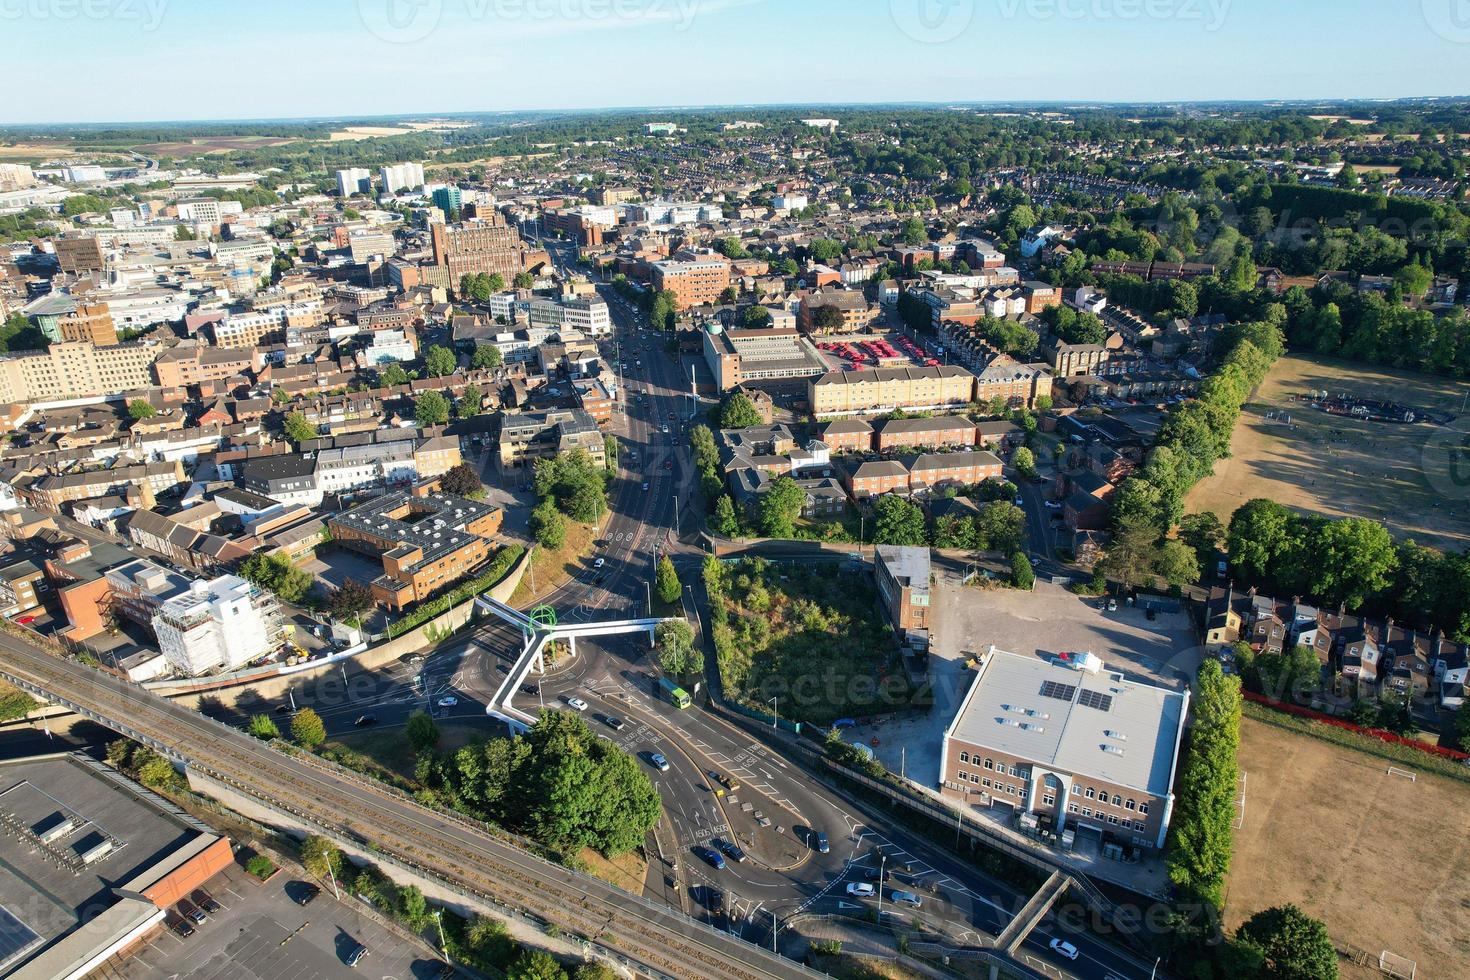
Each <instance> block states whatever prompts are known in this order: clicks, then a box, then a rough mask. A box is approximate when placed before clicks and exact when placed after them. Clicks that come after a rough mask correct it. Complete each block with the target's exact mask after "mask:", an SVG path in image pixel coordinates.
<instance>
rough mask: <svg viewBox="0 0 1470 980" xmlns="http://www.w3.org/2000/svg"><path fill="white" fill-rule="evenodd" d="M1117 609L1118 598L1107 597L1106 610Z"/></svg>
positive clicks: (1115, 610) (1112, 610)
mask: <svg viewBox="0 0 1470 980" xmlns="http://www.w3.org/2000/svg"><path fill="white" fill-rule="evenodd" d="M1117 611H1118V600H1117V599H1109V600H1108V612H1117Z"/></svg>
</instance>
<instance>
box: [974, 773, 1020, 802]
mask: <svg viewBox="0 0 1470 980" xmlns="http://www.w3.org/2000/svg"><path fill="white" fill-rule="evenodd" d="M960 779H961V781H963V782H969V783H974V784H976V785H977V786H983V787H985V788H986V789H993V790H995V791H996V793H1005V794H1006V795H1008V796H1025V795H1026V791H1025V789H1024V787H1020V786H1016V785H1014V784H1012V783H1003V782H1001V781H1000V780H998V779H997V780H995V781H994V782H991V780H990V777H988V776H981V775H979V774H978V773H973V772H962V773H960Z"/></svg>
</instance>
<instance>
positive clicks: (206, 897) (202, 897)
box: [194, 889, 224, 915]
mask: <svg viewBox="0 0 1470 980" xmlns="http://www.w3.org/2000/svg"><path fill="white" fill-rule="evenodd" d="M194 901H195V902H197V903H198V904H199V907H200V908H202V909H203V910H204V911H206V912H208V913H209V914H210V915H215V914H217V913H219V912H222V911H224V907H223V906H222V905H220V903H219V902H216V901H215V900H214V899H213V898H212V897H211V896H210V894H209V892H207V891H204V890H202V889H201V890H199V891H196V892H195V893H194Z"/></svg>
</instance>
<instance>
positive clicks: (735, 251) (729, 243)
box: [717, 235, 750, 259]
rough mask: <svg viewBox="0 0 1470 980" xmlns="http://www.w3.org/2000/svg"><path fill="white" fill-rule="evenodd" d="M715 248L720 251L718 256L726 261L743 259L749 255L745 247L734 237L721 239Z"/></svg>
mask: <svg viewBox="0 0 1470 980" xmlns="http://www.w3.org/2000/svg"><path fill="white" fill-rule="evenodd" d="M717 247H718V248H719V250H720V254H721V255H723V256H724V257H725V258H727V259H743V258H745V257H746V256H747V255H749V254H750V253H749V252H747V251H746V250H745V246H744V245H743V244H742V243H741V241H740V239H739V238H738V237H737V236H735V235H730V236H729V237H728V238H723V239H721V240H720V243H719V245H718V246H717Z"/></svg>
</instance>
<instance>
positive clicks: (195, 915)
mask: <svg viewBox="0 0 1470 980" xmlns="http://www.w3.org/2000/svg"><path fill="white" fill-rule="evenodd" d="M179 914H180V915H182V916H183V917H184V918H186V919H191V920H193V922H194V924H195V925H199V926H202V925H204V922H205V920H206V919H208V918H209V916H207V915H205V914H204V910H203V909H201V908H200V907H199V906H197V905H195V904H194V903H193V902H191V901H189V900H188V899H185V900H184V901H182V902H180V903H179Z"/></svg>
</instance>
